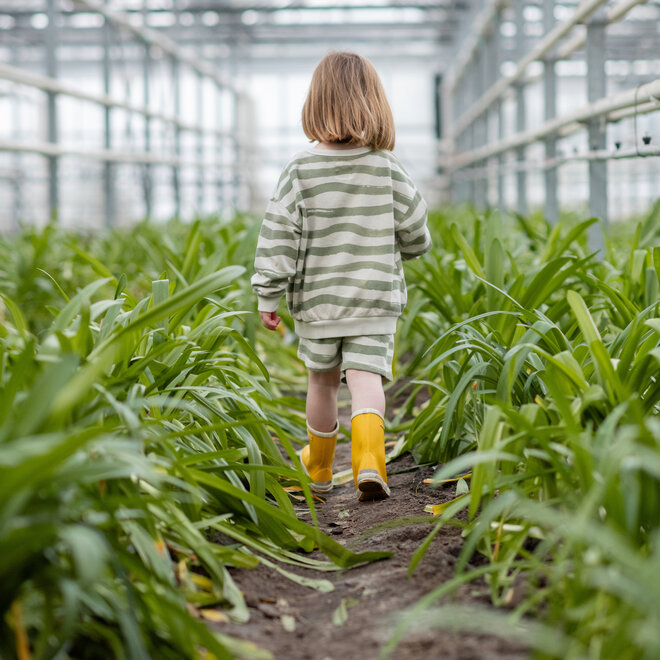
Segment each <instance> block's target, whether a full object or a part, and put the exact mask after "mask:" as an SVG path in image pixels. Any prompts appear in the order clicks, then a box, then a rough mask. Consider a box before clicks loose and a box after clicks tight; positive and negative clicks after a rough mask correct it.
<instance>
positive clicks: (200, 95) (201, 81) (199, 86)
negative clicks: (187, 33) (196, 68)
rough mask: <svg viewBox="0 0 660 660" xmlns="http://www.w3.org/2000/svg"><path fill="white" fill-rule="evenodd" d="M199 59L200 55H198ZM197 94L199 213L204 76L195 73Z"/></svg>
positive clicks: (201, 202)
mask: <svg viewBox="0 0 660 660" xmlns="http://www.w3.org/2000/svg"><path fill="white" fill-rule="evenodd" d="M200 61H201V55H200ZM196 96H197V126H198V128H199V130H198V132H197V161H198V163H199V167H198V168H197V213H198V214H199V215H201V214H202V213H203V212H204V176H205V172H204V168H203V167H202V163H203V162H204V127H203V124H204V78H203V77H202V75H201V74H197V85H196Z"/></svg>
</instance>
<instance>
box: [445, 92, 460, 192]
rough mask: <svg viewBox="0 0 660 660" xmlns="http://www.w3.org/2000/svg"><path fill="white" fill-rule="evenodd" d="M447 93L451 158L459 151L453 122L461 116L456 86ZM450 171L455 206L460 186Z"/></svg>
mask: <svg viewBox="0 0 660 660" xmlns="http://www.w3.org/2000/svg"><path fill="white" fill-rule="evenodd" d="M447 93H448V94H449V95H450V98H449V100H448V101H447V102H448V103H451V109H452V111H451V116H452V121H451V125H450V126H448V128H449V131H450V135H451V146H450V151H451V156H452V157H453V156H454V154H455V153H456V152H457V151H459V149H460V144H459V140H458V135H456V134H455V133H454V120H455V119H456V117H460V116H461V106H460V90H458V89H457V88H456V85H452V86H451V87H449V90H448V92H447ZM450 171H451V183H450V190H451V199H450V202H452V204H456V203H457V202H459V201H460V184H459V183H458V182H457V180H456V177H455V176H454V174H455V173H454V170H453V169H452V170H450Z"/></svg>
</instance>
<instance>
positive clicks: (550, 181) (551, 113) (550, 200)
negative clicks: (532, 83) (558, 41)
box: [543, 0, 559, 225]
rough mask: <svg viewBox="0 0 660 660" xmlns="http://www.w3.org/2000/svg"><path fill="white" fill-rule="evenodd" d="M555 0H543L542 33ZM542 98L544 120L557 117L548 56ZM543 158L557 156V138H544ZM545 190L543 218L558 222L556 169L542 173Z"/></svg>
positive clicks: (549, 24)
mask: <svg viewBox="0 0 660 660" xmlns="http://www.w3.org/2000/svg"><path fill="white" fill-rule="evenodd" d="M554 9H555V0H543V31H544V32H545V34H548V32H550V31H551V30H552V28H553V27H554V24H555V17H554ZM543 96H544V105H545V112H544V117H545V120H546V121H548V120H550V119H554V118H555V117H556V116H557V74H556V72H555V60H554V58H553V57H552V56H551V55H548V57H546V59H545V60H544V62H543ZM544 143H545V158H546V160H552V159H554V158H555V157H556V156H557V138H556V136H555V135H549V136H548V137H547V138H545V141H544ZM543 176H544V188H545V217H546V218H547V220H548V221H549V222H550V223H551V224H553V225H554V224H556V223H557V222H558V220H559V201H558V196H557V190H558V180H557V167H549V168H548V169H546V170H545V172H544V175H543Z"/></svg>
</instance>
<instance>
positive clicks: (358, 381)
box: [346, 369, 383, 392]
mask: <svg viewBox="0 0 660 660" xmlns="http://www.w3.org/2000/svg"><path fill="white" fill-rule="evenodd" d="M346 384H347V385H348V389H349V390H350V391H351V392H353V391H354V390H361V389H363V388H364V389H369V390H374V389H382V388H383V378H382V376H381V375H380V374H377V373H374V372H373V371H362V370H360V369H346Z"/></svg>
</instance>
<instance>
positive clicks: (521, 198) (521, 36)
mask: <svg viewBox="0 0 660 660" xmlns="http://www.w3.org/2000/svg"><path fill="white" fill-rule="evenodd" d="M513 10H514V12H515V15H516V41H517V43H518V59H519V60H520V59H522V58H523V57H524V56H525V14H524V11H525V2H524V0H514V3H513ZM515 89H516V133H523V132H524V131H525V129H526V128H527V107H526V103H525V83H524V81H523V80H518V81H517V82H516V85H515ZM516 160H518V162H520V163H523V162H524V161H525V147H519V148H518V149H516ZM527 208H528V207H527V173H526V172H525V171H524V170H523V169H522V168H520V169H519V170H518V172H516V210H517V211H518V213H520V215H526V214H527Z"/></svg>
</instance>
